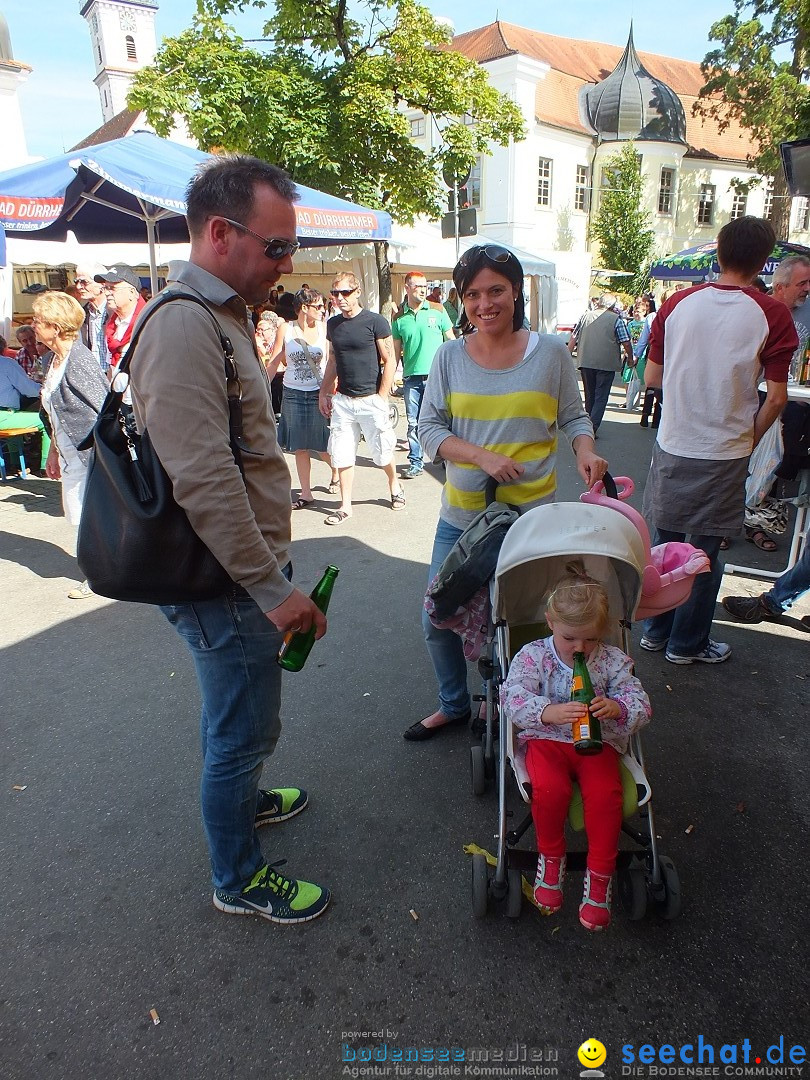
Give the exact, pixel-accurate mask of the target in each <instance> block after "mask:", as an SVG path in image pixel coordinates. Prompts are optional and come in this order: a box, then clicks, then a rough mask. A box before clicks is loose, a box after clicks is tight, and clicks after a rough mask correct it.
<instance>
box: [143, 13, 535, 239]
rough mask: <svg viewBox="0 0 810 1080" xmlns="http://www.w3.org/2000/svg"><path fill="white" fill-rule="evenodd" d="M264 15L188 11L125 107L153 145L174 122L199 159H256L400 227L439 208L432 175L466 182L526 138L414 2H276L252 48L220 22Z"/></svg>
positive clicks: (440, 189) (505, 103) (511, 112)
mask: <svg viewBox="0 0 810 1080" xmlns="http://www.w3.org/2000/svg"><path fill="white" fill-rule="evenodd" d="M264 6H265V5H264V3H262V2H261V0H197V13H196V15H195V17H194V19H193V22H192V25H191V26H190V27H189V29H188V30H186V31H185V32H184V33H182V34H181V35H179V36H178V37H176V38H170V39H167V40H165V41H164V42H163V44H162V46H161V48H160V50H159V51H158V53H157V55H156V57H155V60H154V63H153V65H152V66H151V67H149V68H145V69H143V70H142V71H140V72H139V73H138V75H137V77H136V80H135V84H134V87H133V90H132V91H131V93H130V96H129V105H130V107H131V108H134V109H142V110H144V111H145V113H146V115H147V118H148V120H149V122H150V123H151V124H152V125H153V126H154V128H155V130H156V131H157V132H158V134H162V135H167V134H168V133H169V132H170V131H171V129H172V126H173V122H174V117H175V115H176V114H179V115H181V116H182V117H184V119H185V121H186V124H187V125H188V128H189V130H190V132H191V134H192V136H193V137H194V138H195V139H196V140H197V142H198V144H199V145H200V146H201V147H202V148H204V149H207V150H210V149H224V150H232V151H241V152H244V153H252V154H255V155H257V156H258V157H261V158H264V159H265V160H268V161H273V162H275V163H276V164H279V165H281V166H283V167H284V168H286V169H287V170H288V171H289V172H290V173H291V175H292V176H293V178H294V179H296V180H298V181H300V182H301V183H304V184H308V185H310V186H312V187H316V188H319V189H320V190H323V191H327V192H329V193H330V194H333V195H338V196H341V197H343V198H350V199H353V200H355V201H357V202H361V203H364V204H365V205H367V206H372V207H375V208H378V209H384V210H387V211H388V212H389V213H391V214H392V215H393V216H394V217H395V218H396V219H397V220H398V221H401V222H404V223H411V222H412V221H413V219H414V217H415V216H416V215H419V214H426V215H428V216H430V217H434V218H435V217H437V216H438V215H439V214H440V213H441V212H442V210H443V209H444V208H445V206H444V202H445V197H446V189H445V187H444V185H443V183H442V181H441V168H442V166H443V165H445V164H446V165H448V166H449V167H450V168H451V169H453V170H454V171H456V172H463V171H466V170H467V169H469V167H470V166H471V165H472V163H473V161H474V159H475V157H476V156H477V155H478V154H486V153H488V152H489V148H490V146H491V144H492V143H497V144H500V145H506V144H507V143H508V141H509V139H510V138H515V139H520V138H523V137H524V129H523V122H522V118H521V116H520V111H519V110H518V108H517V106H516V105H515V104H514V103H513V102H511V101H510V100H509V99H507V98H506V96H505V95H503V94H501V93H499V92H498V91H496V90H494V89H493V88H492V87H491V86H490V84H489V81H488V79H487V76H486V73H485V72H484V70H483V69H482V68H480V67H479V66H478V65H477V64H475V63H473V62H472V61H470V60H468V59H467V58H466V57H464V56H461V55H460V54H459V53H456V52H452V51H449V50H447V49H446V48H444V46H446V44H447V41H448V31H447V29H446V28H445V27H444V26H442V25H441V24H439V23H438V22H437V21H436V20H435V19H434V18H433V17H432V15H431V14H430V12H429V11H428V10H427V9H426V8H424V7H422V6H421V5H420V4H418V3H416V2H415V0H358V2H357V3H355V4H353V5H352V11H353V13H354V17H350V16H349V13H348V8H347V0H307V2H303V3H302V2H301V0H276V2H275V3H274V4H273V5H271V7H269V8H268V12H269V13H270V14H269V18H268V21H267V23H266V25H265V27H264V35H265V39H264V40H263V41H262V42H261V43H259V44H258V47H257V46H256V45H254V44H251V43H247V42H245V41H244V40H243V39H242V38H241V37H240V36H239V35H238V34H236V33H235V31H234V30H233V28H232V27H231V26H230V25H229V24H228V22H227V21H226V19H227V17H228V16H229V15H230V14H232V13H233V12H235V11H241V10H244V9H245V8H247V7H256V8H261V7H264ZM403 107H406V108H409V109H412V110H415V109H418V110H419V111H421V112H422V113H424V114H425V116H426V117H428V123H430V122H433V123H435V124H436V125H437V127H438V130H439V131H440V132H441V142H440V145H439V146H438V148H437V149H435V150H433V151H427V152H426V151H424V150H423V149H421V148H420V147H419V146H418V145H416V144H415V143H414V141H413V140H412V139H411V137H410V129H409V124H408V121H407V119H406V117H405V115H404V114H403V112H402V108H403ZM465 114H469V117H471V118H472V119H473V121H474V122H473V123H472V124H470V123H464V122H463V119H462V118H463V117H464V115H465Z"/></svg>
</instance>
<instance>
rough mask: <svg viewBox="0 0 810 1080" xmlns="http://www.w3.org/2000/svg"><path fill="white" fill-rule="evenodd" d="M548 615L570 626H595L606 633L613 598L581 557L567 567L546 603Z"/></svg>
mask: <svg viewBox="0 0 810 1080" xmlns="http://www.w3.org/2000/svg"><path fill="white" fill-rule="evenodd" d="M546 618H547V619H548V620H550V621H551V620H554V619H556V620H557V621H559V622H561V623H566V624H567V625H568V626H595V627H597V628H598V630H599V633H600V634H602V633H604V632H605V630H606V629H607V627H608V625H609V623H610V601H609V599H608V594H607V591H606V590H605V587H604V585H602V584H601V582H599V581H596V580H595V579H594V578H592V577H591V576H590V575H589V574H586V573H585V566H584V564H583V563H582V562H580V561H575V562H570V563H568V564H567V566H566V567H565V576H564V577H563V578H562V579H561V580H560V581H559V582H558V584H557V586H556V588H555V589H554V591H553V592H552V594H551V595H550V596H549V598H548V601H547V603H546Z"/></svg>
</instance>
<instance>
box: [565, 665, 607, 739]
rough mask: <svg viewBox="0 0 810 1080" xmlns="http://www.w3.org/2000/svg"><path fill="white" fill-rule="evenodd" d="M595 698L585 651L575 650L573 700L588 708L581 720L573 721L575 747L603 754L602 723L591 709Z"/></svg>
mask: <svg viewBox="0 0 810 1080" xmlns="http://www.w3.org/2000/svg"><path fill="white" fill-rule="evenodd" d="M593 698H594V693H593V684H592V683H591V674H590V672H589V671H588V665H587V664H586V663H585V653H581V652H575V653H574V677H573V679H572V680H571V700H572V701H579V702H581V703H582V704H583V705H585V706H586V707H587V709H588V712H587V713H586V714H585V716H583V717H582V719H581V720H575V721H574V723H573V735H574V749H575V750H576V752H577V753H578V754H601V752H602V725H601V724H600V723H599V721H598V720H597V719H596V717H595V716H594V715H593V714H592V713H591V710H590V704H591V702H592V701H593Z"/></svg>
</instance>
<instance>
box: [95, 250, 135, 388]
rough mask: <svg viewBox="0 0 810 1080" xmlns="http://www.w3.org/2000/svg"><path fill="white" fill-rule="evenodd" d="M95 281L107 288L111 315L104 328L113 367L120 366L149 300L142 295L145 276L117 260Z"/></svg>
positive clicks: (98, 275) (96, 276) (97, 276)
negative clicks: (143, 277)
mask: <svg viewBox="0 0 810 1080" xmlns="http://www.w3.org/2000/svg"><path fill="white" fill-rule="evenodd" d="M93 280H94V281H97V282H99V284H101V285H103V286H104V288H105V289H106V291H107V307H108V308H109V310H110V318H109V319H108V320H107V324H106V326H105V327H104V333H105V335H106V338H107V349H108V351H109V354H110V367H111V368H116V367H118V365H119V363H120V362H121V357H122V356H123V355H124V353H125V352H126V350H127V345H129V339H130V338H131V337H132V330H133V328H134V326H135V322H136V320H137V318H138V316H139V315H140V313H141V310H142V309H143V308H144V307H145V306H146V301H145V300H144V299H143V297H142V296H141V279H140V278H139V277H138V275H137V274H136V273H135V271H134V270H133V269H132V267H131V266H127V264H126V263H116V264H115V266H111V267H110V269H109V270H108V271H107V273H106V274H96V275H95V276H94V279H93Z"/></svg>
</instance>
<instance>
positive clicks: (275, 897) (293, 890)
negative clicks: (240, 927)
mask: <svg viewBox="0 0 810 1080" xmlns="http://www.w3.org/2000/svg"><path fill="white" fill-rule="evenodd" d="M285 862H286V860H285V859H282V860H281V861H280V862H275V863H270V864H268V865H265V866H262V867H261V868H260V869H259V870H257V871H256V873H255V874H254V875H253V878H252V880H251V882H250V884H249V885H247V886H245V888H244V889H243V890H242V892H240V893H229V892H227V891H226V890H225V889H216V890H215V892H214V907H215V908H218V909H219V910H220V911H224V912H225V913H226V914H227V915H261V917H262V918H263V919H269V921H270V922H274V923H299V922H311V921H312V919H317V918H318V916H319V915H321V914H323V912H324V911H325V910H326V907H327V905H328V903H329V901H330V899H331V894H330V892H329V890H328V889H323V888H321V886H320V885H313V884H312V882H310V881H296V879H295V878H288V877H285V876H284V875H283V874H280V873H279V872H278V870H277V869H276V867H278V866H283V865H284V863H285Z"/></svg>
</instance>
